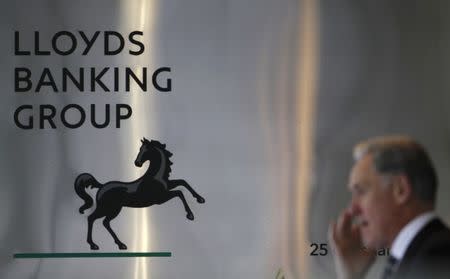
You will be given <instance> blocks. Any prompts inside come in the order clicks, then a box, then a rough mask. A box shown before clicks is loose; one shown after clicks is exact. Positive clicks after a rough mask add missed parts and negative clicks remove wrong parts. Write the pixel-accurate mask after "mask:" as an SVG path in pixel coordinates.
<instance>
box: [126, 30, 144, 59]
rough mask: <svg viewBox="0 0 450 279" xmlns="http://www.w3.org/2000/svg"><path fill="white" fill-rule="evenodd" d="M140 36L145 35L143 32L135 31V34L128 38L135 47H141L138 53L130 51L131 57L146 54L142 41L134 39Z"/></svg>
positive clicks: (132, 33)
mask: <svg viewBox="0 0 450 279" xmlns="http://www.w3.org/2000/svg"><path fill="white" fill-rule="evenodd" d="M138 35H139V36H143V35H144V32H142V31H133V32H131V33H130V35H129V36H128V39H129V40H130V42H131V43H132V44H134V45H137V46H138V47H139V50H138V51H133V50H130V51H129V53H130V54H131V55H140V54H142V53H144V50H145V46H144V44H143V43H141V42H140V41H138V40H135V39H134V36H138Z"/></svg>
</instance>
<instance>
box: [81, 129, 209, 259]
mask: <svg viewBox="0 0 450 279" xmlns="http://www.w3.org/2000/svg"><path fill="white" fill-rule="evenodd" d="M141 142H142V145H141V148H140V150H139V154H138V155H137V157H136V160H135V161H134V164H135V165H136V166H137V167H142V164H143V163H144V162H145V161H150V166H149V168H148V169H147V171H146V172H145V174H144V175H143V176H142V177H140V178H138V179H137V180H135V181H133V182H119V181H111V182H108V183H106V184H101V183H99V182H98V181H97V180H96V179H95V178H94V177H93V176H92V175H91V174H89V173H83V174H80V175H79V176H78V177H77V178H76V179H75V192H76V193H77V195H78V196H79V197H80V198H82V199H83V200H84V204H83V205H82V206H81V207H80V210H79V211H80V213H81V214H83V213H84V211H85V210H86V209H88V208H90V207H91V206H92V205H93V200H92V197H91V196H90V195H89V194H88V193H86V190H85V189H86V188H87V187H89V186H90V187H92V188H98V191H97V196H96V201H97V205H96V208H95V210H94V211H93V212H92V213H91V215H89V216H88V218H87V219H88V232H87V242H88V243H89V245H90V246H91V249H92V250H98V246H97V244H95V243H94V241H93V240H92V226H93V224H94V222H95V220H97V219H99V218H102V217H105V218H104V219H103V225H104V226H105V228H106V229H107V230H108V232H109V233H110V234H111V236H112V237H113V238H114V241H115V243H116V244H117V245H118V246H119V249H127V246H126V245H125V244H124V243H123V242H122V241H120V240H119V238H118V237H117V235H116V234H115V233H114V231H113V230H112V229H111V225H110V222H111V220H112V219H114V218H116V217H117V215H118V214H119V213H120V210H121V209H122V207H124V206H127V207H147V206H151V205H154V204H162V203H165V202H166V201H168V200H170V199H172V198H175V197H179V198H180V199H181V201H182V202H183V205H184V209H185V210H186V213H187V215H186V217H187V218H188V219H189V220H194V214H192V211H191V209H190V208H189V206H188V204H187V202H186V199H185V198H184V195H183V193H182V192H181V191H180V190H173V189H174V188H175V187H177V186H184V187H186V189H188V190H189V192H191V194H192V195H193V196H194V197H195V198H196V199H197V202H199V203H204V202H205V199H204V198H203V197H202V196H200V195H199V194H197V193H196V192H195V191H194V190H193V189H192V187H191V186H190V185H189V184H188V183H187V182H186V181H185V180H183V179H177V180H169V174H170V171H171V169H170V166H171V165H172V162H171V161H170V159H169V158H170V157H171V156H172V153H170V152H169V151H167V150H166V145H165V144H161V143H160V142H158V141H155V140H152V141H148V140H147V139H145V138H144V139H142V140H141Z"/></svg>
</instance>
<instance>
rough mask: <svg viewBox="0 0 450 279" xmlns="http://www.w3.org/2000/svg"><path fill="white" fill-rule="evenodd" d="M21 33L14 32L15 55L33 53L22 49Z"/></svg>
mask: <svg viewBox="0 0 450 279" xmlns="http://www.w3.org/2000/svg"><path fill="white" fill-rule="evenodd" d="M19 35H20V34H19V31H15V32H14V55H31V52H30V51H24V50H20V47H19V41H20V40H19Z"/></svg>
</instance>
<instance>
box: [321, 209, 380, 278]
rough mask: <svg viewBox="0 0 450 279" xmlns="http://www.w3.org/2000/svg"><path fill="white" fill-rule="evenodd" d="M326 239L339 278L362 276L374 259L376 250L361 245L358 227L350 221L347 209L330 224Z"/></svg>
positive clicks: (350, 217) (350, 216)
mask: <svg viewBox="0 0 450 279" xmlns="http://www.w3.org/2000/svg"><path fill="white" fill-rule="evenodd" d="M328 241H329V243H330V245H331V248H332V251H333V257H334V262H335V265H336V271H337V274H338V278H339V279H359V278H362V277H363V276H364V275H365V273H366V272H367V270H368V269H369V267H370V265H371V264H372V263H373V261H374V260H375V255H376V252H375V251H369V250H367V249H365V248H364V247H363V246H362V242H361V236H360V232H359V228H358V226H357V225H355V224H353V223H352V215H351V213H350V211H349V210H346V211H344V212H343V213H342V214H341V215H340V216H339V218H338V221H337V223H336V222H332V223H331V224H330V226H329V228H328Z"/></svg>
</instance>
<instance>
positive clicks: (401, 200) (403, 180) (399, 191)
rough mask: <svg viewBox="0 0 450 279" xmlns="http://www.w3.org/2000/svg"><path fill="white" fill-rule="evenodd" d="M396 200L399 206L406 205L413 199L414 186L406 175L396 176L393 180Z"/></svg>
mask: <svg viewBox="0 0 450 279" xmlns="http://www.w3.org/2000/svg"><path fill="white" fill-rule="evenodd" d="M392 180H393V181H392V182H393V183H392V184H393V185H392V187H393V193H394V200H395V202H396V203H397V204H405V203H406V202H408V201H409V200H410V199H411V197H412V186H411V183H410V181H409V179H408V177H406V175H404V174H401V175H395V176H394V177H393V178H392Z"/></svg>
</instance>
